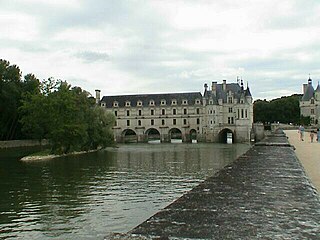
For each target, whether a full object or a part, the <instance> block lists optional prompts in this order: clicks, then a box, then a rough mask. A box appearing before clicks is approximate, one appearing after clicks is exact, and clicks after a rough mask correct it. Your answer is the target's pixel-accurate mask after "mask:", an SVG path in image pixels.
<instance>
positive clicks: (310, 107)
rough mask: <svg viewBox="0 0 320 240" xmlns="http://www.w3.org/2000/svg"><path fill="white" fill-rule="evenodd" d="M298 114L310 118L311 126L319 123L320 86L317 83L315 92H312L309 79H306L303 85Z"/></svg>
mask: <svg viewBox="0 0 320 240" xmlns="http://www.w3.org/2000/svg"><path fill="white" fill-rule="evenodd" d="M300 114H301V115H302V116H305V117H310V120H311V124H312V125H317V124H319V122H320V86H319V83H318V86H317V88H316V90H314V88H313V86H312V79H311V78H309V79H308V83H307V84H303V96H302V98H301V101H300Z"/></svg>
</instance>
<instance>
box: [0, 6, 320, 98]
mask: <svg viewBox="0 0 320 240" xmlns="http://www.w3.org/2000/svg"><path fill="white" fill-rule="evenodd" d="M0 29H1V32H0V58H3V59H6V60H8V61H10V63H11V64H17V65H18V66H19V67H20V69H21V70H22V73H23V75H26V74H28V73H34V74H35V75H36V76H37V77H38V78H39V79H44V78H48V77H55V78H57V79H62V80H66V81H67V82H68V83H70V84H71V85H73V86H80V87H82V88H83V89H85V90H87V91H89V92H90V93H92V94H94V90H95V89H101V94H102V95H115V94H136V93H160V92H161V93H164V92H187V91H201V92H203V84H204V83H208V84H209V85H211V82H212V81H218V83H221V82H222V80H223V79H226V80H227V82H236V79H237V76H239V77H242V79H243V80H244V82H245V84H247V82H248V83H249V87H250V90H251V93H252V95H253V97H254V99H265V98H266V99H272V98H276V97H280V96H284V95H291V94H293V93H301V91H302V84H303V83H306V82H307V79H308V77H309V73H310V74H311V78H312V79H313V84H314V86H315V87H316V85H317V84H318V81H319V80H320V1H319V0H297V1H295V0H287V1H286V0H282V1H279V0H241V1H238V0H207V1H206V0H197V1H195V0H194V1H191V0H158V1H156V0H154V1H152V0H150V1H147V0H145V1H143V0H132V1H129V0H127V1H122V0H114V1H111V0H90V1H89V0H0Z"/></svg>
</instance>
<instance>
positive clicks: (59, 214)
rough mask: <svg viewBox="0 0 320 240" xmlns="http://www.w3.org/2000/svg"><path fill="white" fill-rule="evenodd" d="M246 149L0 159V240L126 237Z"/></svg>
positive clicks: (147, 148) (4, 154) (11, 154)
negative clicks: (44, 158)
mask: <svg viewBox="0 0 320 240" xmlns="http://www.w3.org/2000/svg"><path fill="white" fill-rule="evenodd" d="M248 148H249V146H248V145H245V144H233V145H227V144H129V145H119V148H110V149H107V150H104V151H99V152H96V153H90V154H85V155H77V156H72V157H64V158H58V159H53V160H47V161H36V162H27V163H26V162H21V161H19V160H18V159H19V158H20V157H21V156H23V155H25V154H26V151H27V150H25V149H14V150H7V151H1V152H0V192H1V198H0V238H5V239H77V240H79V239H103V237H104V236H106V235H107V234H108V233H110V232H127V231H129V230H131V229H132V228H133V227H135V226H136V225H138V224H139V223H141V222H143V221H144V220H146V219H147V218H148V217H150V216H151V215H153V214H155V213H156V212H157V211H158V210H160V209H162V208H164V207H165V206H167V205H168V204H169V203H171V202H172V201H174V200H175V199H177V198H178V197H180V196H181V195H182V194H183V193H185V192H186V191H188V190H190V189H192V188H193V187H194V186H196V185H197V184H198V183H199V182H201V181H203V180H204V179H205V178H206V177H208V176H211V175H213V174H214V173H215V172H216V171H218V170H219V169H221V168H223V167H224V166H226V165H228V164H229V163H231V162H232V161H233V160H234V159H236V158H237V157H238V156H240V155H241V154H242V153H244V152H245V151H247V149H248Z"/></svg>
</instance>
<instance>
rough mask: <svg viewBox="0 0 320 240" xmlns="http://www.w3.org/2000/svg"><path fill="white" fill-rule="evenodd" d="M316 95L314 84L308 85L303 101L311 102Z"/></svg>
mask: <svg viewBox="0 0 320 240" xmlns="http://www.w3.org/2000/svg"><path fill="white" fill-rule="evenodd" d="M313 95H314V89H313V87H312V84H310V83H309V84H308V85H307V89H306V92H305V93H304V94H303V96H302V99H301V101H309V100H310V99H311V98H312V97H313Z"/></svg>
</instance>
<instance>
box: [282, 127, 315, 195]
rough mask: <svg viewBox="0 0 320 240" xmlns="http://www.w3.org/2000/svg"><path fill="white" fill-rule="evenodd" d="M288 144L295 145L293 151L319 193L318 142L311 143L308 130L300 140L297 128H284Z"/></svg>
mask: <svg viewBox="0 0 320 240" xmlns="http://www.w3.org/2000/svg"><path fill="white" fill-rule="evenodd" d="M285 134H286V135H287V137H288V140H289V142H290V144H292V145H293V146H294V147H295V152H296V154H297V157H298V158H299V160H300V162H301V164H302V166H303V167H304V169H305V171H306V174H307V176H308V177H309V178H310V180H311V182H312V183H313V185H314V186H315V188H316V189H317V190H318V192H319V193H320V143H318V142H316V140H315V139H316V137H315V138H314V142H313V143H311V140H310V136H309V132H305V136H304V141H301V140H300V137H299V133H298V130H286V131H285Z"/></svg>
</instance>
